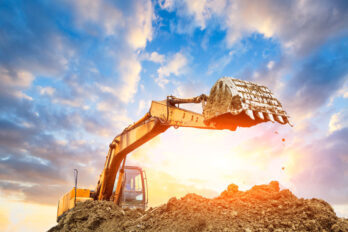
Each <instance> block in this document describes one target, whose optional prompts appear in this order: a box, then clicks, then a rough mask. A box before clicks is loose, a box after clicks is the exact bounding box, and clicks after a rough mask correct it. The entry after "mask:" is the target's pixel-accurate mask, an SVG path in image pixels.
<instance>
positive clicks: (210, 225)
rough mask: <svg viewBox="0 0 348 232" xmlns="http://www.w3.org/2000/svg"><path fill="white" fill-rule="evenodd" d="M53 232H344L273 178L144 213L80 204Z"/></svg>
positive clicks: (341, 223)
mask: <svg viewBox="0 0 348 232" xmlns="http://www.w3.org/2000/svg"><path fill="white" fill-rule="evenodd" d="M49 231H50V232H53V231H248V232H249V231H250V232H251V231H335V232H336V231H342V232H343V231H348V219H342V218H338V217H337V216H336V214H335V212H334V211H333V209H332V207H331V206H330V205H329V204H328V203H326V202H325V201H323V200H319V199H302V198H301V199H299V198H297V197H296V196H295V195H293V194H292V193H291V192H290V191H289V190H287V189H286V190H281V191H280V190H279V184H278V182H275V181H273V182H271V183H270V184H269V185H258V186H254V187H253V188H252V189H250V190H248V191H245V192H243V191H239V190H238V186H236V185H233V184H232V185H230V186H228V189H227V190H226V191H224V192H222V193H221V195H220V196H219V197H217V198H214V199H207V198H204V197H201V196H199V195H196V194H188V195H186V196H185V197H183V198H181V199H176V198H171V199H170V200H169V201H168V203H167V204H164V205H161V206H159V207H156V208H150V209H149V210H147V211H142V210H131V209H121V208H119V207H118V206H116V205H114V204H113V203H111V202H97V201H94V202H84V203H81V204H79V205H77V207H75V208H74V209H73V210H71V211H70V212H68V213H67V214H66V215H65V216H64V217H63V218H62V219H61V220H60V222H59V224H58V225H57V226H55V227H53V228H52V229H50V230H49Z"/></svg>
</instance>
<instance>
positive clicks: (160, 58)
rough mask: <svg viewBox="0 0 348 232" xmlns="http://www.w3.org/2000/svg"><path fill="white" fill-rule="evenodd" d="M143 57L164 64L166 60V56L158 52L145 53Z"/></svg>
mask: <svg viewBox="0 0 348 232" xmlns="http://www.w3.org/2000/svg"><path fill="white" fill-rule="evenodd" d="M143 59H145V60H150V61H152V62H154V63H160V64H162V63H163V62H164V61H165V56H164V55H162V54H159V53H157V52H151V54H148V53H145V54H144V55H143Z"/></svg>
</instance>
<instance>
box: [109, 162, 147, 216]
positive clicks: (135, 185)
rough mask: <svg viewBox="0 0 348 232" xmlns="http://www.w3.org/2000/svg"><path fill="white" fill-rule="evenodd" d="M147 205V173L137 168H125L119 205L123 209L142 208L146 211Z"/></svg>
mask: <svg viewBox="0 0 348 232" xmlns="http://www.w3.org/2000/svg"><path fill="white" fill-rule="evenodd" d="M117 179H118V178H117ZM115 186H116V183H115ZM147 203H148V192H147V179H146V173H145V171H144V170H142V169H141V168H140V167H137V166H125V167H124V178H123V183H122V190H121V196H120V202H119V205H120V206H121V207H122V208H141V209H143V210H145V209H146V207H147Z"/></svg>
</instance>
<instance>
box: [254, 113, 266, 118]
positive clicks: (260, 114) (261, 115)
mask: <svg viewBox="0 0 348 232" xmlns="http://www.w3.org/2000/svg"><path fill="white" fill-rule="evenodd" d="M256 115H257V117H258V118H259V119H261V120H265V117H264V116H263V113H262V112H257V113H256Z"/></svg>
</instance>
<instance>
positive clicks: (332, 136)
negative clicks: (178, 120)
mask: <svg viewBox="0 0 348 232" xmlns="http://www.w3.org/2000/svg"><path fill="white" fill-rule="evenodd" d="M223 76H229V77H235V78H239V79H243V80H248V81H253V82H255V83H258V84H261V85H266V86H267V87H269V88H270V89H271V91H272V92H273V93H274V94H275V96H276V97H277V98H278V99H279V100H280V102H281V103H282V104H283V107H284V109H285V110H286V111H287V113H288V114H289V115H290V117H291V119H290V120H291V122H292V123H293V124H294V127H290V126H283V125H280V124H273V123H265V124H260V125H258V126H255V127H253V128H239V129H237V131H235V132H231V131H212V130H199V129H189V128H179V129H174V128H170V129H169V130H168V131H166V132H165V133H164V134H162V135H160V136H158V137H156V138H154V139H153V140H151V141H150V142H148V143H147V144H145V145H143V146H141V147H140V148H138V149H137V150H135V151H134V152H133V153H132V154H130V155H129V156H128V157H127V164H131V165H139V166H141V167H143V168H144V170H146V172H147V177H148V182H149V183H148V185H149V204H150V206H156V205H159V204H162V203H165V202H166V201H167V200H168V199H169V198H170V197H172V196H176V197H181V196H183V195H185V194H186V193H189V192H194V193H197V194H200V195H203V196H206V197H214V196H217V195H218V194H219V193H220V192H221V191H223V190H224V189H225V188H226V187H227V185H228V184H231V183H235V184H237V185H239V187H240V189H242V190H246V189H248V188H250V187H251V186H253V185H255V184H265V183H268V182H270V181H271V180H278V181H279V182H280V185H281V186H282V188H289V189H290V190H291V191H292V192H294V193H295V194H296V195H297V196H298V197H304V198H314V197H315V198H321V199H324V200H325V201H327V202H329V203H330V204H331V205H333V207H334V209H335V212H336V213H337V214H338V215H339V216H345V217H348V142H347V137H348V107H347V106H348V2H347V1H345V0H341V1H339V0H332V1H325V0H295V1H293V0H291V1H290V0H289V1H288V0H285V1H276V0H274V1H273V0H262V1H260V0H234V1H232V0H231V1H229V0H201V1H200V0H178V1H174V0H159V1H147V0H130V1H112V0H76V1H68V0H56V1H44V0H42V1H40V0H34V1H24V0H22V1H21V0H12V1H10V0H4V1H1V2H0V205H1V206H0V230H1V231H43V230H47V229H48V228H50V227H52V226H54V225H55V219H56V210H57V202H58V199H59V198H60V197H61V196H62V195H63V194H64V193H65V192H67V191H69V190H70V189H71V188H72V187H73V184H74V181H73V176H74V174H73V169H74V168H77V169H78V170H79V179H78V186H79V187H81V188H90V189H94V188H95V186H96V183H97V181H98V177H99V175H100V173H101V172H102V168H103V165H104V162H105V156H106V154H107V150H108V145H109V143H110V142H111V141H112V139H113V138H114V137H115V136H116V135H117V134H119V133H120V132H122V130H123V129H124V128H125V127H126V126H128V125H129V124H131V123H132V122H134V121H137V120H138V119H140V118H141V117H142V116H143V115H144V114H145V113H146V112H148V110H149V107H150V104H151V101H152V100H163V99H165V98H166V96H168V95H174V96H177V97H195V96H198V95H200V94H202V93H205V94H209V91H210V88H211V87H212V86H213V85H214V83H215V82H216V81H217V80H218V79H219V78H221V77H223ZM188 107H189V109H192V110H195V111H198V112H200V109H199V107H197V106H188ZM283 138H284V139H285V141H283Z"/></svg>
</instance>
